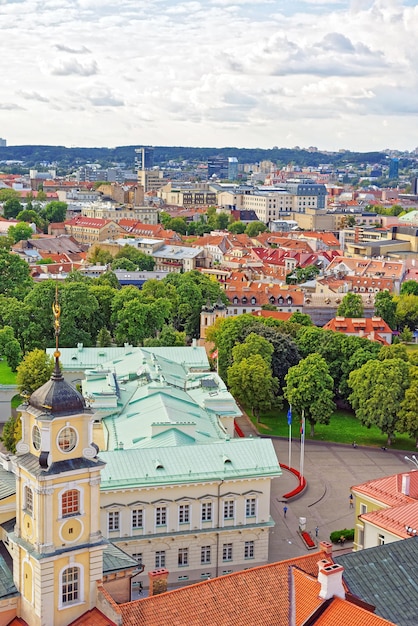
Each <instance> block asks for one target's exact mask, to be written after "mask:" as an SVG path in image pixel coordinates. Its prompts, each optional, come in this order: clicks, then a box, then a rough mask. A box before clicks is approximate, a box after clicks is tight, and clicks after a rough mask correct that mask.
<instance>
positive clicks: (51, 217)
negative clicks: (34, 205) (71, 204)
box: [41, 200, 68, 222]
mask: <svg viewBox="0 0 418 626" xmlns="http://www.w3.org/2000/svg"><path fill="white" fill-rule="evenodd" d="M67 208H68V205H67V203H66V202H60V201H59V200H53V201H52V202H48V204H46V205H45V208H44V209H42V211H41V217H43V218H44V219H45V220H47V222H63V221H64V220H65V216H66V215H67Z"/></svg>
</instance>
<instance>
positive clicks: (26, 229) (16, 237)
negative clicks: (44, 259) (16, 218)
mask: <svg viewBox="0 0 418 626" xmlns="http://www.w3.org/2000/svg"><path fill="white" fill-rule="evenodd" d="M7 234H8V235H9V237H11V238H12V239H13V242H14V243H17V242H18V241H22V240H25V239H31V238H32V237H33V230H32V228H31V227H30V226H29V224H26V222H18V223H17V224H16V226H9V230H8V231H7Z"/></svg>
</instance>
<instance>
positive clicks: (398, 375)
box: [348, 359, 410, 446]
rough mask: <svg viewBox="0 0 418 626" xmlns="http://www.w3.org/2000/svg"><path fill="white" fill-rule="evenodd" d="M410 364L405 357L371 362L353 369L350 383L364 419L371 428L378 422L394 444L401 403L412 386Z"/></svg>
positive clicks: (355, 405) (353, 401)
mask: <svg viewBox="0 0 418 626" xmlns="http://www.w3.org/2000/svg"><path fill="white" fill-rule="evenodd" d="M409 368H410V365H409V363H407V362H406V361H404V360H402V359H385V360H384V361H375V360H372V361H368V362H367V363H365V364H364V365H363V366H362V367H361V368H360V369H358V370H355V371H353V372H351V374H350V376H349V379H348V384H349V386H350V387H351V389H352V393H351V394H350V396H349V401H350V403H351V406H352V407H353V409H354V410H355V412H356V416H357V417H358V419H359V420H360V422H361V423H362V424H363V425H364V426H367V427H369V428H370V426H372V425H375V426H377V427H378V428H380V430H381V432H382V433H384V434H386V435H387V438H388V445H389V446H390V445H391V443H392V439H393V436H394V433H395V428H396V422H397V418H398V410H399V406H400V405H401V403H402V402H403V400H404V398H405V391H406V389H407V388H408V386H409Z"/></svg>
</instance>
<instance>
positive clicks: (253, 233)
mask: <svg viewBox="0 0 418 626" xmlns="http://www.w3.org/2000/svg"><path fill="white" fill-rule="evenodd" d="M266 230H267V226H266V225H265V224H263V222H251V223H250V224H247V226H246V227H245V234H246V235H248V236H249V237H257V235H259V234H260V233H264V232H265V231H266Z"/></svg>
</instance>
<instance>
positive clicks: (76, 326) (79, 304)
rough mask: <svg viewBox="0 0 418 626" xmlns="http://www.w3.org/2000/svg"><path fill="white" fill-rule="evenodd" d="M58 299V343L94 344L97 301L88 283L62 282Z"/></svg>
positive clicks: (96, 328)
mask: <svg viewBox="0 0 418 626" xmlns="http://www.w3.org/2000/svg"><path fill="white" fill-rule="evenodd" d="M59 299H60V303H61V308H62V314H61V333H60V344H61V345H62V346H66V347H71V346H76V345H77V343H83V344H84V345H85V346H94V345H96V338H97V333H98V331H99V328H98V327H97V325H96V324H97V322H96V315H97V313H98V310H99V303H98V302H97V299H96V297H95V296H94V295H93V293H92V292H91V291H90V289H89V285H87V284H84V283H82V282H70V283H64V285H62V287H61V289H60V290H59Z"/></svg>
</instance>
